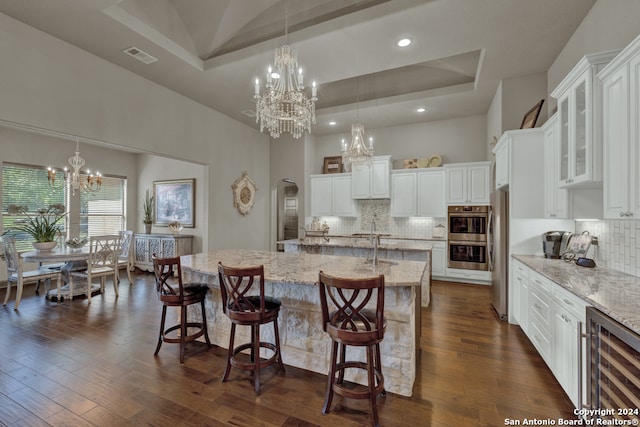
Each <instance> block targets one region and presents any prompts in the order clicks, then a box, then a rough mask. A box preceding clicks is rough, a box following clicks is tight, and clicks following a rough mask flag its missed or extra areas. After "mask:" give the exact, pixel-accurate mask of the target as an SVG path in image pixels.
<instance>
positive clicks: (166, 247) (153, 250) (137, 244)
mask: <svg viewBox="0 0 640 427" xmlns="http://www.w3.org/2000/svg"><path fill="white" fill-rule="evenodd" d="M192 252H193V236H190V235H186V234H170V233H167V234H155V233H154V234H134V235H133V263H134V265H135V266H136V267H138V268H139V269H140V270H144V271H153V260H152V259H151V257H152V256H153V254H156V255H157V256H159V257H161V258H168V257H176V256H182V255H191V254H192Z"/></svg>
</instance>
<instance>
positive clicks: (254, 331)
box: [218, 263, 285, 395]
mask: <svg viewBox="0 0 640 427" xmlns="http://www.w3.org/2000/svg"><path fill="white" fill-rule="evenodd" d="M218 277H219V283H220V294H221V296H222V310H223V312H224V313H225V314H226V315H227V317H228V318H229V320H230V321H231V334H230V336H229V349H228V354H227V368H226V369H225V372H224V375H223V377H222V382H226V381H227V379H228V378H229V373H230V372H231V367H232V366H233V367H236V368H239V369H244V370H249V371H252V374H253V379H254V392H255V394H256V395H259V394H260V370H261V369H263V368H266V367H267V366H270V365H273V364H274V363H276V364H278V366H279V367H280V370H281V372H283V373H284V371H285V369H284V364H283V362H282V355H281V352H280V332H279V330H278V314H279V312H280V305H281V303H280V301H278V300H277V299H275V298H272V297H269V296H266V295H265V290H264V266H263V265H260V266H256V267H243V268H240V267H237V268H236V267H228V266H224V265H222V263H218ZM256 285H257V286H256ZM256 287H258V289H256ZM266 323H273V329H274V340H275V343H270V342H266V341H260V325H263V324H266ZM236 325H245V326H251V342H249V343H245V344H241V345H238V346H235V344H234V341H235V333H236ZM261 348H262V349H266V350H267V351H268V352H270V353H271V357H268V358H265V359H263V358H261V357H260V349H261ZM245 350H250V357H249V360H248V361H247V360H246V358H245V357H244V355H242V354H241V353H242V352H243V351H245Z"/></svg>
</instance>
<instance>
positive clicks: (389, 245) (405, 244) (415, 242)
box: [278, 236, 446, 251]
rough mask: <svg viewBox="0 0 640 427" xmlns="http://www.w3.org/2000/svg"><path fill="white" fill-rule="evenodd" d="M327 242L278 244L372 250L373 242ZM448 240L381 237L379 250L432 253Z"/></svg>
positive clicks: (353, 239) (358, 239)
mask: <svg viewBox="0 0 640 427" xmlns="http://www.w3.org/2000/svg"><path fill="white" fill-rule="evenodd" d="M328 237H329V240H328V241H327V240H326V239H324V238H323V237H305V238H304V239H289V240H282V241H279V242H278V243H284V244H287V245H299V246H335V247H343V248H366V249H369V248H371V240H370V239H369V237H367V236H361V237H360V236H357V237H356V236H328ZM435 241H442V242H446V239H435V238H434V239H428V240H427V239H408V238H397V237H386V236H385V237H381V239H380V244H379V245H378V249H386V250H397V251H430V250H431V249H433V242H435Z"/></svg>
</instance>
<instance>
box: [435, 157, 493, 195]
mask: <svg viewBox="0 0 640 427" xmlns="http://www.w3.org/2000/svg"><path fill="white" fill-rule="evenodd" d="M490 165H491V163H490V162H476V163H457V164H447V165H445V168H444V169H445V178H446V179H445V188H446V190H445V191H446V197H447V204H449V205H488V204H489V195H490V192H491V189H490V181H491V179H490V173H489V168H490Z"/></svg>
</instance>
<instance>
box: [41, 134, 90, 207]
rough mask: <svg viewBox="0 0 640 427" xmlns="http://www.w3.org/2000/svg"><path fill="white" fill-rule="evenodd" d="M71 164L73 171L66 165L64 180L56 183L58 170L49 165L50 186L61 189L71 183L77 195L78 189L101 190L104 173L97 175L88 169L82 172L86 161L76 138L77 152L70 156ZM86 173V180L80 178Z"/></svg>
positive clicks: (63, 169) (63, 171) (86, 190)
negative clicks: (81, 155) (81, 154)
mask: <svg viewBox="0 0 640 427" xmlns="http://www.w3.org/2000/svg"><path fill="white" fill-rule="evenodd" d="M69 164H70V165H71V167H72V168H73V172H69V169H68V168H67V167H66V166H65V167H64V168H62V169H59V170H60V171H62V173H63V175H62V181H59V183H58V184H56V173H57V171H58V170H56V168H52V167H51V166H49V167H48V168H47V180H48V181H49V186H50V187H51V188H52V189H54V190H57V189H60V188H62V187H63V186H65V185H67V184H68V185H69V186H70V187H71V190H72V192H73V195H74V196H75V194H76V191H84V192H87V193H91V194H95V193H96V192H98V191H100V187H102V174H100V172H96V174H95V176H94V175H93V174H92V173H91V172H90V171H89V170H87V171H86V172H81V171H80V168H82V167H83V166H84V165H85V161H84V159H83V158H82V157H80V148H79V142H78V140H77V139H76V154H75V156H73V157H69ZM81 173H82V174H84V175H86V176H87V178H86V179H85V180H82V179H80V174H81Z"/></svg>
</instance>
